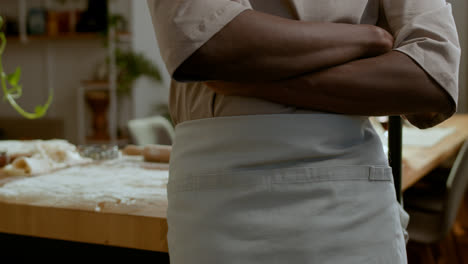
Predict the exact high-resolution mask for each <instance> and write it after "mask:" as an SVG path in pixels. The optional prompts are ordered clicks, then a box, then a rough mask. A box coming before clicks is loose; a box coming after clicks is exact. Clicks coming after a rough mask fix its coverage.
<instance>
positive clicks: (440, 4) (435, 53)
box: [382, 0, 461, 125]
mask: <svg viewBox="0 0 468 264" xmlns="http://www.w3.org/2000/svg"><path fill="white" fill-rule="evenodd" d="M382 1H383V8H384V11H385V16H386V18H387V21H388V24H389V26H390V29H391V30H392V32H393V35H394V37H395V46H394V50H397V51H400V52H403V53H405V54H406V55H408V56H409V57H411V58H412V59H413V60H414V61H415V62H416V63H417V64H418V65H419V66H420V67H421V68H422V69H424V70H425V71H426V73H427V74H429V75H430V76H431V77H432V78H433V79H434V80H435V81H436V82H437V83H438V84H439V85H440V86H441V87H442V88H443V89H445V91H446V92H447V94H448V95H450V98H451V99H452V110H451V111H450V112H448V113H440V114H439V115H438V117H437V121H436V122H437V123H439V122H441V121H443V120H445V119H447V118H448V117H450V116H451V115H452V114H453V113H455V111H456V108H457V102H458V73H459V66H460V56H461V51H460V44H459V40H458V34H457V29H456V26H455V21H454V18H453V15H452V8H451V5H450V4H449V3H447V2H446V1H445V0H382ZM434 125H435V124H434Z"/></svg>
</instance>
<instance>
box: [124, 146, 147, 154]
mask: <svg viewBox="0 0 468 264" xmlns="http://www.w3.org/2000/svg"><path fill="white" fill-rule="evenodd" d="M122 153H123V154H124V155H129V156H141V155H143V147H141V146H135V145H127V146H126V147H125V148H124V149H123V150H122Z"/></svg>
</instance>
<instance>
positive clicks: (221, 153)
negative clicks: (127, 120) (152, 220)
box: [167, 114, 408, 264]
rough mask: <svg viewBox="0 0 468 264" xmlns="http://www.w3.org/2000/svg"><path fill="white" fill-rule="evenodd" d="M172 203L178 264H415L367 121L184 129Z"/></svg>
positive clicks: (277, 118)
mask: <svg viewBox="0 0 468 264" xmlns="http://www.w3.org/2000/svg"><path fill="white" fill-rule="evenodd" d="M168 201H169V207H168V212H167V220H168V225H169V232H168V242H169V256H170V260H171V264H191V263H197V264H198V263H200V264H211V263H213V264H231V263H239V264H250V263H252V264H253V263H255V264H263V263H264V264H267V263H268V264H273V263H287V264H296V263H297V264H300V263H317V264H327V263H330V264H331V263H334V264H341V263H343V264H353V263H355V264H365V263H372V264H376V263H389V264H400V263H407V261H406V250H405V227H406V225H407V220H408V219H407V214H405V213H404V211H402V209H401V207H400V206H399V204H398V202H397V201H396V195H395V191H394V185H393V178H392V174H391V169H390V168H389V167H388V162H387V158H386V157H385V155H384V152H383V149H382V144H381V142H380V139H379V137H378V135H377V134H376V133H375V131H374V129H373V128H372V126H371V124H370V122H369V120H368V118H366V117H350V116H343V115H332V114H284V115H254V116H238V117H220V118H210V119H202V120H195V121H189V122H184V123H181V124H179V125H178V126H177V127H176V138H175V144H174V146H173V150H172V154H171V163H170V176H169V183H168ZM401 217H403V218H401Z"/></svg>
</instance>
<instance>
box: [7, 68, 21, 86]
mask: <svg viewBox="0 0 468 264" xmlns="http://www.w3.org/2000/svg"><path fill="white" fill-rule="evenodd" d="M20 77H21V68H20V67H17V68H16V71H15V72H14V73H12V74H8V75H7V80H8V82H9V83H10V85H11V86H17V85H18V83H19V80H20Z"/></svg>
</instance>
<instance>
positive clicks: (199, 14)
mask: <svg viewBox="0 0 468 264" xmlns="http://www.w3.org/2000/svg"><path fill="white" fill-rule="evenodd" d="M148 7H149V9H150V13H151V16H152V20H153V27H154V30H155V33H156V38H157V40H158V44H159V49H160V52H161V56H162V58H163V60H164V62H165V64H166V67H167V69H168V71H169V73H170V74H171V76H172V75H173V74H174V72H175V70H176V69H177V67H179V66H180V65H181V64H182V62H184V60H186V59H187V58H188V57H189V56H190V55H191V54H193V53H194V52H195V51H196V50H197V49H199V48H200V47H201V46H202V45H203V44H204V43H206V42H207V41H208V40H209V39H210V38H211V37H213V35H215V34H216V33H217V32H218V31H220V30H221V29H222V28H223V27H224V26H225V25H226V24H228V23H229V22H230V21H231V20H232V19H234V18H235V17H236V16H237V15H239V14H240V13H241V12H242V11H245V10H246V9H251V8H252V7H251V5H250V3H249V1H248V0H148Z"/></svg>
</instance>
